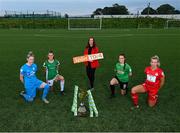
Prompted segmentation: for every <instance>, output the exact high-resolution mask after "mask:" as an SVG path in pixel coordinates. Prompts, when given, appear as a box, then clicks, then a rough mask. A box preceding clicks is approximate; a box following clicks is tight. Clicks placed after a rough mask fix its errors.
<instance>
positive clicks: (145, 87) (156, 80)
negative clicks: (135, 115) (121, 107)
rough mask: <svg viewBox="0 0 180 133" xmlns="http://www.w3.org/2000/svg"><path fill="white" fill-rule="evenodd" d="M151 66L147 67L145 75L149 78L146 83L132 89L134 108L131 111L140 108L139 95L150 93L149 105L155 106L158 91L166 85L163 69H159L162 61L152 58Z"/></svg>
mask: <svg viewBox="0 0 180 133" xmlns="http://www.w3.org/2000/svg"><path fill="white" fill-rule="evenodd" d="M150 64H151V66H149V67H146V69H145V74H146V76H147V78H146V81H145V83H143V84H141V85H137V86H135V87H133V88H132V90H131V96H132V100H133V103H134V107H132V108H131V109H135V108H139V105H138V93H148V105H149V106H150V107H153V106H155V104H156V103H157V99H158V91H159V89H160V88H161V87H162V86H163V85H164V81H165V76H164V72H163V70H162V69H160V68H159V66H160V60H159V57H158V56H156V55H155V56H153V57H151V63H150Z"/></svg>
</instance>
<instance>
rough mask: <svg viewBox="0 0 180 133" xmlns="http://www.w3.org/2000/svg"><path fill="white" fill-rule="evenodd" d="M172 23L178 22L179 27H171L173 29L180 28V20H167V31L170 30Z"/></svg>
mask: <svg viewBox="0 0 180 133" xmlns="http://www.w3.org/2000/svg"><path fill="white" fill-rule="evenodd" d="M170 22H177V23H178V25H177V26H174V27H171V28H180V19H174V20H167V21H166V27H165V28H166V29H168V28H170Z"/></svg>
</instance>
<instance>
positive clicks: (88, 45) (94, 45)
mask: <svg viewBox="0 0 180 133" xmlns="http://www.w3.org/2000/svg"><path fill="white" fill-rule="evenodd" d="M90 39H93V48H94V47H96V41H95V39H94V37H89V39H88V42H87V45H86V48H89V47H90V44H89V40H90Z"/></svg>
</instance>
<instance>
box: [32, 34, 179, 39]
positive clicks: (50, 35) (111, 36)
mask: <svg viewBox="0 0 180 133" xmlns="http://www.w3.org/2000/svg"><path fill="white" fill-rule="evenodd" d="M34 36H35V37H52V38H86V36H84V37H83V36H81V35H80V36H63V35H58V34H46V35H44V34H34ZM130 36H180V34H115V35H95V37H97V38H98V37H100V38H118V37H130Z"/></svg>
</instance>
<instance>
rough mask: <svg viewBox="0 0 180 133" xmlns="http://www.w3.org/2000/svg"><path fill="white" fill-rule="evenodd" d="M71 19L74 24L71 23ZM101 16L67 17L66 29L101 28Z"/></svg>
mask: <svg viewBox="0 0 180 133" xmlns="http://www.w3.org/2000/svg"><path fill="white" fill-rule="evenodd" d="M73 21H74V22H75V24H74V25H73ZM101 29H102V18H68V30H101Z"/></svg>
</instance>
